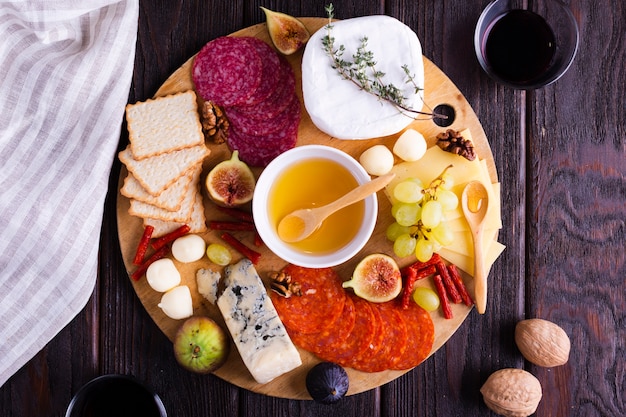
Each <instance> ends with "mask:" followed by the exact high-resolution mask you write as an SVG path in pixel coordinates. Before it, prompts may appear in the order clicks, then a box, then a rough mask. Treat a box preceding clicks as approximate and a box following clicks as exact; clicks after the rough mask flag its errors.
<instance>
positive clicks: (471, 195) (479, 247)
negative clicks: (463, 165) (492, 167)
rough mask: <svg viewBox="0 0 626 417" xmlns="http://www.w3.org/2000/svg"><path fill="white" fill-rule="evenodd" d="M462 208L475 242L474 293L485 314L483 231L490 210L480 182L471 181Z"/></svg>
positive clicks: (485, 287) (462, 198)
mask: <svg viewBox="0 0 626 417" xmlns="http://www.w3.org/2000/svg"><path fill="white" fill-rule="evenodd" d="M461 207H462V208H463V214H464V215H465V219H466V220H467V223H468V224H469V227H470V231H471V232H472V240H473V241H474V292H475V294H476V310H477V311H478V313H479V314H484V313H485V309H486V307H487V275H486V273H485V257H484V254H483V231H484V229H485V219H486V218H487V209H488V208H489V195H488V194H487V189H486V188H485V186H484V185H483V183H482V182H480V181H470V182H468V183H467V185H466V186H465V188H464V189H463V194H462V195H461Z"/></svg>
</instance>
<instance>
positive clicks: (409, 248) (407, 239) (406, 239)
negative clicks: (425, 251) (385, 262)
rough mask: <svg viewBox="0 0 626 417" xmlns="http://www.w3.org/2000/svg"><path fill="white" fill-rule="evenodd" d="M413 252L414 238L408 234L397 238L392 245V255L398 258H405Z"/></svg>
mask: <svg viewBox="0 0 626 417" xmlns="http://www.w3.org/2000/svg"><path fill="white" fill-rule="evenodd" d="M413 252H415V238H414V237H413V236H411V235H410V234H408V233H405V234H402V235H400V236H398V238H397V239H396V241H395V242H394V243H393V253H395V254H396V255H397V256H399V257H400V258H405V257H407V256H409V255H411V254H413Z"/></svg>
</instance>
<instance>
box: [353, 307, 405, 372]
mask: <svg viewBox="0 0 626 417" xmlns="http://www.w3.org/2000/svg"><path fill="white" fill-rule="evenodd" d="M372 307H373V308H375V309H377V310H378V312H379V313H380V317H381V323H382V326H381V329H380V332H381V333H383V335H384V336H383V341H382V343H381V346H380V348H379V349H377V350H376V351H375V352H374V353H373V354H372V355H371V356H366V355H362V356H361V357H359V358H358V360H356V361H354V362H353V363H352V364H351V365H352V367H353V368H354V369H357V370H359V371H363V372H380V371H384V370H387V369H391V368H392V367H393V366H394V365H395V363H396V362H398V361H399V360H400V358H401V357H402V354H403V353H404V351H405V350H406V347H407V340H406V336H407V331H406V325H405V324H404V321H403V320H402V317H401V315H400V312H399V311H398V310H397V309H396V308H395V307H394V303H393V302H388V303H384V304H372Z"/></svg>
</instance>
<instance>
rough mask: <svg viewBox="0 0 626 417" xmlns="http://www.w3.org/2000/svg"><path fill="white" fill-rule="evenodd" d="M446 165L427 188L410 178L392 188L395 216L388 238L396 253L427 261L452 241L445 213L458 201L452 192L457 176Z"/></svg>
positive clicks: (456, 204) (388, 229)
mask: <svg viewBox="0 0 626 417" xmlns="http://www.w3.org/2000/svg"><path fill="white" fill-rule="evenodd" d="M449 168H452V165H450V166H448V167H446V169H444V170H443V172H442V173H441V175H439V176H438V177H437V178H435V179H434V180H433V181H432V182H431V183H430V184H429V185H428V187H426V188H425V187H424V184H422V182H421V181H420V180H419V179H417V178H407V179H405V180H403V181H401V182H399V183H398V184H397V185H396V186H395V187H394V188H393V190H392V195H393V200H394V204H393V205H392V207H391V215H392V216H393V218H394V219H395V222H394V223H392V224H391V225H390V226H389V227H388V228H387V238H388V239H389V240H391V241H392V242H393V251H394V253H395V254H396V255H397V256H399V257H401V258H404V257H406V256H410V255H411V254H415V256H416V257H417V260H419V261H420V262H426V261H428V260H429V259H430V258H431V256H432V255H433V253H435V252H437V251H438V250H439V249H440V248H441V247H443V246H447V245H449V244H451V243H452V240H453V233H452V230H451V229H450V227H449V225H448V223H447V222H446V221H445V215H444V213H445V212H446V211H449V210H454V209H456V208H457V206H458V204H459V199H458V197H457V195H456V194H455V193H454V192H452V191H451V188H452V187H453V186H454V179H453V177H452V175H450V173H449V172H448V169H449Z"/></svg>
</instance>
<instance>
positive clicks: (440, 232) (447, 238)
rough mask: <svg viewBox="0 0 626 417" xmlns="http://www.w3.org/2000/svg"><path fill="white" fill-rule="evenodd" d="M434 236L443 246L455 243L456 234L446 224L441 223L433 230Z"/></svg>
mask: <svg viewBox="0 0 626 417" xmlns="http://www.w3.org/2000/svg"><path fill="white" fill-rule="evenodd" d="M432 236H433V238H435V239H436V240H437V242H439V243H440V244H441V245H443V246H448V245H450V244H452V242H453V241H454V233H453V232H452V229H451V228H450V226H449V225H448V223H446V222H440V223H439V224H438V225H437V227H435V228H433V229H432Z"/></svg>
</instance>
